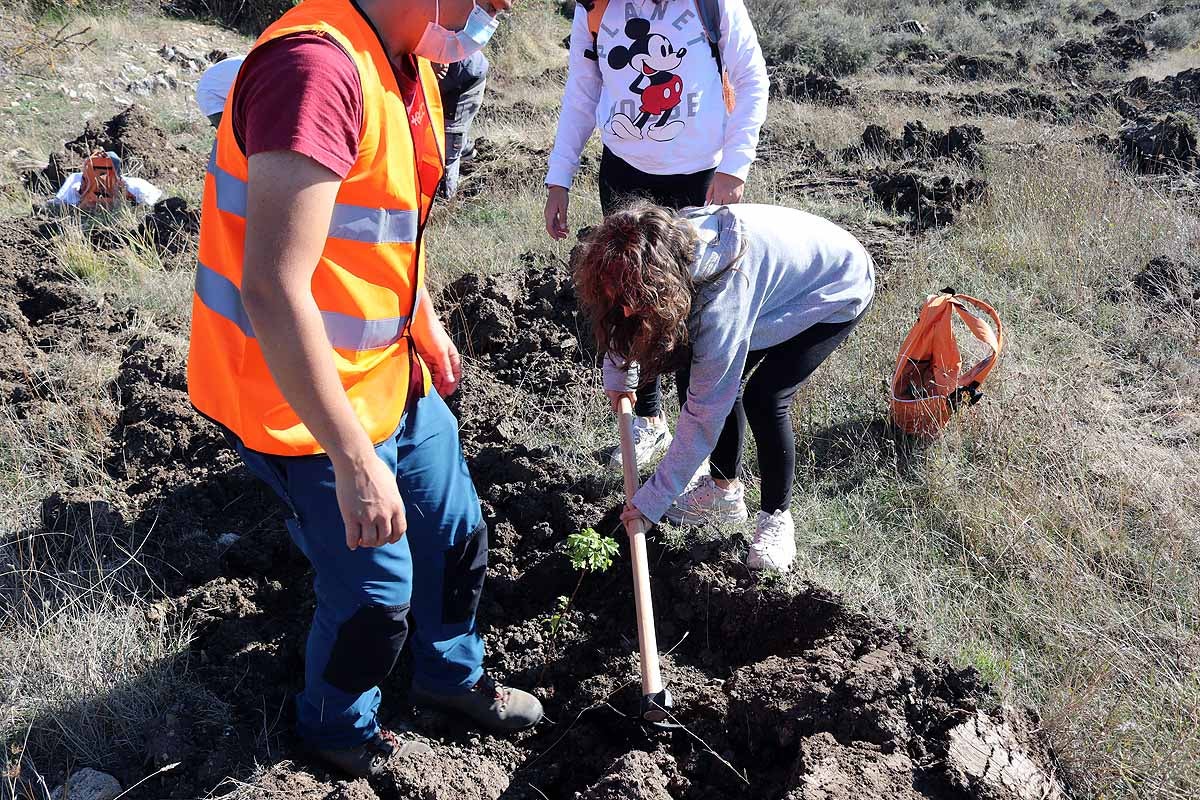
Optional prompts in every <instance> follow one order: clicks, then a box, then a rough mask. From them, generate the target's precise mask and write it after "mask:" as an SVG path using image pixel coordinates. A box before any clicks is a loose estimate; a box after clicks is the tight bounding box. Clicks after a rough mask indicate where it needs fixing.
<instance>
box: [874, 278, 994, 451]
mask: <svg viewBox="0 0 1200 800" xmlns="http://www.w3.org/2000/svg"><path fill="white" fill-rule="evenodd" d="M972 307H973V308H972ZM976 312H982V313H983V314H984V315H986V316H987V317H990V318H991V320H992V322H993V323H994V324H995V330H993V329H992V326H991V325H989V324H988V322H987V321H986V320H985V319H983V318H982V317H981V316H979V315H978V314H977V313H976ZM955 314H958V316H959V318H960V319H962V321H963V323H964V324H965V325H966V326H967V330H969V331H970V332H971V334H972V335H973V336H974V337H975V338H976V339H978V340H979V341H981V342H983V343H984V345H986V346H987V347H988V348H989V349H990V350H991V352H990V353H989V354H988V355H986V356H984V357H983V358H982V359H980V361H979V362H978V363H977V364H975V365H974V366H973V367H971V368H970V369H967V370H965V371H964V370H963V363H962V356H961V354H960V353H959V349H958V342H957V341H956V340H955V337H954V330H953V328H952V322H953V321H954V315H955ZM1003 346H1004V329H1003V327H1002V326H1001V324H1000V316H999V315H998V314H997V313H996V310H995V309H994V308H992V307H991V306H990V305H988V304H987V303H985V302H983V301H982V300H976V299H975V298H974V297H968V296H967V295H965V294H956V293H955V291H954V290H953V289H943V290H942V291H941V292H940V293H939V294H935V295H930V296H929V297H928V298H927V299H926V300H925V305H924V306H923V307H922V308H921V314H920V316H919V317H918V318H917V324H916V325H913V328H912V330H911V331H909V333H908V338H906V339H905V340H904V344H903V345H901V346H900V357H899V358H898V359H897V360H896V372H895V374H894V375H893V376H892V397H891V410H892V420H893V421H894V422H895V423H896V425H897V427H899V428H900V429H902V430H903V431H905V432H906V433H910V434H914V435H918V436H934V435H936V434H937V433H938V432H939V431H940V430H941V429H942V428H943V427H945V425H946V423H947V422H949V421H950V417H951V416H952V415H953V414H954V412H955V410H957V409H958V408H959V406H961V405H963V404H964V403H966V404H967V405H974V404H975V403H977V402H979V399H980V398H981V397H982V396H983V393H982V392H980V391H979V386H980V384H982V383H983V381H984V379H985V378H987V376H988V373H990V372H991V371H992V369H993V368H994V367H995V366H996V361H997V360H999V358H1000V350H1001V349H1002V348H1003Z"/></svg>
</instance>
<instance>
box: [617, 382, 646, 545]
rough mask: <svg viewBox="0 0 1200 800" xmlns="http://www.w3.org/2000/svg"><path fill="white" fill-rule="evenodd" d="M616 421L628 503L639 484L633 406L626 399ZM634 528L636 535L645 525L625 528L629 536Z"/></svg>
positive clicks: (621, 403) (618, 408) (619, 409)
mask: <svg viewBox="0 0 1200 800" xmlns="http://www.w3.org/2000/svg"><path fill="white" fill-rule="evenodd" d="M617 421H618V424H619V425H620V426H621V471H622V472H623V473H624V476H625V501H626V502H630V501H632V500H633V496H634V495H635V494H637V490H638V486H639V482H638V468H637V453H636V452H635V451H634V449H633V404H632V403H630V402H629V398H628V397H622V398H621V399H620V401H619V402H618V404H617ZM634 527H636V528H639V530H638V531H637V532H638V533H645V532H646V526H645V524H644V523H643V522H641V521H638V522H636V523H633V524H632V525H629V526H627V529H628V530H627V532H628V533H629V534H630V535H631V536H632V535H633V534H634V533H635V531H633V530H632V528H634Z"/></svg>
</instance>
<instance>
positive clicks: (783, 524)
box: [746, 508, 796, 572]
mask: <svg viewBox="0 0 1200 800" xmlns="http://www.w3.org/2000/svg"><path fill="white" fill-rule="evenodd" d="M795 558H796V523H795V522H794V521H793V520H792V512H790V511H788V510H787V509H786V508H785V509H783V510H782V511H776V512H775V513H774V514H768V513H767V512H765V511H760V512H758V517H757V518H756V519H755V522H754V541H752V542H751V543H750V552H749V553H747V554H746V566H747V567H749V568H750V569H773V570H778V571H779V572H787V571H788V569H789V568H790V567H791V566H792V560H793V559H795Z"/></svg>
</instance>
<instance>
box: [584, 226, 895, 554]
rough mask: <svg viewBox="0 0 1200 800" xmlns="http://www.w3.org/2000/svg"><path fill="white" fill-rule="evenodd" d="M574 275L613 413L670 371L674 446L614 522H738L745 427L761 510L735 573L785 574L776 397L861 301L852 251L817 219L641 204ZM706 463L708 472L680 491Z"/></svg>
mask: <svg viewBox="0 0 1200 800" xmlns="http://www.w3.org/2000/svg"><path fill="white" fill-rule="evenodd" d="M575 280H576V285H577V287H578V293H579V299H580V303H581V304H582V306H583V308H584V310H585V312H586V313H587V314H588V316H589V318H590V319H591V322H592V327H593V330H594V331H595V334H596V339H597V343H598V344H599V347H600V350H601V351H602V352H606V353H607V355H606V357H605V362H604V386H605V390H606V392H607V393H608V396H609V399H610V400H611V401H612V404H613V407H614V408H616V405H617V403H618V402H619V400H620V398H621V397H622V396H626V397H629V398H631V399H632V397H633V393H634V392H635V391H636V389H637V387H638V385H639V383H644V382H646V381H649V380H653V379H654V378H655V377H656V376H658V375H661V374H663V373H666V372H672V371H676V370H678V372H677V384H678V389H679V403H680V413H679V423H678V426H677V428H676V435H675V439H674V441H672V443H671V445H670V447H669V448H668V449H667V453H666V455H665V456H664V457H663V459H662V461H661V462H660V463H659V465H658V468H657V469H656V470H655V472H654V475H653V476H652V477H651V478H650V479H649V480H648V481H646V483H645V484H644V485H643V486H642V488H641V489H640V490H639V491H638V492H637V494H636V495H634V497H633V498H632V500H631V503H630V506H629V507H628V508H627V509H626V511H625V514H624V518H625V519H626V520H629V519H632V518H634V517H635V516H637V515H641V516H643V517H645V518H646V520H647V521H649V522H651V523H656V522H658V521H660V520H661V519H662V518H663V517H664V516H665V517H666V518H667V519H668V520H670V521H671V522H673V523H675V524H679V525H693V524H697V523H699V522H702V521H704V520H714V521H722V522H741V521H744V520H746V519H747V518H748V513H747V511H746V502H745V495H744V490H743V486H742V483H741V481H740V480H739V479H738V472H739V468H740V466H741V459H742V450H743V445H744V443H745V432H746V425H747V423H749V425H750V430H751V431H752V432H753V434H754V439H755V442H756V443H757V445H758V461H759V474H760V475H761V480H762V510H761V511H759V512H758V515H757V518H756V522H755V531H754V539H753V542H752V544H751V545H750V551H749V554H748V556H747V559H746V563H747V565H748V566H749V567H751V568H752V569H767V568H771V569H776V570H779V571H786V570H787V569H788V568H789V567H790V566H791V563H792V559H793V558H794V557H795V553H796V541H795V523H794V522H793V521H792V516H791V513H790V511H789V506H790V502H791V493H792V482H793V480H794V475H795V468H796V442H795V436H794V434H793V432H792V423H791V416H790V413H789V411H790V406H791V402H792V398H793V397H794V396H795V394H796V391H797V390H798V389H799V388H800V386H801V385H802V384H803V383H804V381H805V380H807V379H808V376H809V375H811V374H812V373H813V371H814V370H815V369H816V368H817V367H818V366H819V365H820V364H821V362H823V361H824V360H825V359H826V358H828V357H829V354H830V353H832V352H833V351H834V349H835V348H837V346H838V345H839V344H841V343H842V342H843V341H844V340H845V339H846V337H848V336H849V335H850V332H851V331H852V330H853V329H854V327H855V326H856V325H858V323H859V321H860V320H861V319H862V317H863V314H864V312H865V311H866V309H867V306H868V305H870V303H871V299H872V297H874V293H875V268H874V263H873V262H872V260H871V257H870V256H869V255H868V254H867V251H866V250H865V249H864V248H863V246H862V245H861V244H860V243H859V242H858V240H857V239H855V238H854V237H853V236H852V235H851V234H849V233H847V232H846V231H844V230H842V229H841V228H839V227H838V226H837V225H834V224H833V223H832V222H830V221H828V220H825V219H822V218H820V217H816V216H813V215H812V214H806V213H804V212H803V211H797V210H795V209H790V208H782V207H778V206H766V205H732V206H709V207H705V208H690V209H685V210H683V211H681V212H678V213H676V212H671V211H668V210H666V209H663V208H661V207H659V206H655V205H651V204H649V203H644V202H643V203H638V204H635V205H633V206H630V207H629V208H627V209H625V210H622V211H617V212H615V213H613V214H611V215H609V216H608V217H607V218H606V219H605V220H604V222H603V223H601V224H600V225H599V226H598V227H597V228H596V229H595V230H594V232H593V233H592V234H591V235H590V236H589V238H588V241H587V243H586V246H585V251H584V253H583V256H582V257H581V258H580V259H579V260H578V261H577V263H576V268H575ZM747 378H748V379H747ZM706 458H707V459H709V466H710V474H709V475H706V476H702V477H701V478H700V480H699V481H698V482H697V483H696V484H695V486H694V488H692V489H691V490H690V491H688V492H687V493H686V494H684V489H685V487H686V486H687V485H688V483H689V481H691V480H692V478H693V475H694V474H695V473H696V472H697V470H698V469H699V468H700V467H701V465H702V464H703V462H704V460H705V459H706ZM681 495H682V496H681Z"/></svg>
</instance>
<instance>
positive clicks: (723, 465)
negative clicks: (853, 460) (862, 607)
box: [675, 310, 866, 514]
mask: <svg viewBox="0 0 1200 800" xmlns="http://www.w3.org/2000/svg"><path fill="white" fill-rule="evenodd" d="M865 313H866V311H865V310H864V311H863V313H862V314H859V315H858V316H857V317H855V318H854V319H852V320H850V321H849V322H832V323H823V324H819V325H813V326H812V327H811V328H809V329H808V330H806V331H803V332H801V333H799V334H797V335H796V336H793V337H792V338H791V339H788V340H787V341H786V342H782V343H780V344H777V345H775V346H774V347H768V348H767V349H766V350H752V351H750V354H749V355H748V356H747V357H746V367H745V369H744V370H743V371H742V377H743V378H745V376H746V375H749V374H750V372H751V371H752V370H753V371H754V374H753V375H750V380H748V381H745V383H743V384H742V389H741V391H739V392H738V396H737V401H736V402H734V404H733V410H732V411H731V412H729V416H728V417H727V418H726V419H725V427H723V428H722V429H721V437H720V438H719V439H718V440H717V446H716V447H715V448H713V451H712V455H711V456H709V465H710V466H711V468H712V474H713V477H715V478H718V479H721V480H732V479H734V478H736V477H737V476H738V472H739V471H740V469H741V466H742V446H743V444H744V443H745V440H746V423H747V422H749V423H750V430H751V431H753V433H754V441H755V442H756V443H757V444H758V471H759V474H760V475H761V476H762V510H763V511H766V512H767V513H768V514H773V513H775V512H776V511H780V510H782V509H785V508H787V507H788V506H789V505H791V501H792V482H793V480H794V479H795V476H796V436H795V434H794V433H793V432H792V417H791V406H792V398H793V397H795V396H796V391H797V390H798V389H799V388H800V387H801V385H803V383H804V381H806V380H807V379H808V376H809V375H812V373H813V370H815V369H816V368H817V367H819V366H820V365H821V362H822V361H824V360H825V359H827V358H829V354H830V353H832V352H833V351H834V350H836V349H837V346H838V345H840V344H841V343H842V342H843V341H845V339H846V337H847V336H849V335H850V331H852V330H854V327H855V326H856V325H858V322H859V320H861V319H862V318H863V315H864V314H865ZM755 366H757V367H758V369H757V370H755V369H754V368H755ZM690 378H691V368H690V367H685V368H683V369H681V370H680V371H679V372H677V373H676V375H675V380H676V383H677V385H678V387H679V404H680V406H682V405H683V403H684V401H685V400H686V399H687V391H688V384H689V383H690Z"/></svg>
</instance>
